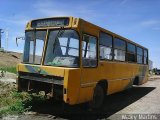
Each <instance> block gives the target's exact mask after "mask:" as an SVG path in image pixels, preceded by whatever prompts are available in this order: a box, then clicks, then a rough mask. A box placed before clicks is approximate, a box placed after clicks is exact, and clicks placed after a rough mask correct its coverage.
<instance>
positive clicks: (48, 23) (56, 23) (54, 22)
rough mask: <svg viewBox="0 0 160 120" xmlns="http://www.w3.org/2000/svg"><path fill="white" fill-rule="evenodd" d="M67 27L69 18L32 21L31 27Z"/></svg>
mask: <svg viewBox="0 0 160 120" xmlns="http://www.w3.org/2000/svg"><path fill="white" fill-rule="evenodd" d="M68 25H69V18H49V19H41V20H33V21H32V23H31V27H33V28H42V27H63V26H68Z"/></svg>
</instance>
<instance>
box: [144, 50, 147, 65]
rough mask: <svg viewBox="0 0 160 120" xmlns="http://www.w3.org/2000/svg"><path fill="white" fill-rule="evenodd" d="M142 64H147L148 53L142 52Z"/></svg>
mask: <svg viewBox="0 0 160 120" xmlns="http://www.w3.org/2000/svg"><path fill="white" fill-rule="evenodd" d="M144 64H148V52H147V50H144Z"/></svg>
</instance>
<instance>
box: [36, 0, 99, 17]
mask: <svg viewBox="0 0 160 120" xmlns="http://www.w3.org/2000/svg"><path fill="white" fill-rule="evenodd" d="M99 2H100V1H99ZM68 4H69V2H68ZM72 4H74V3H72ZM97 4H98V3H97V1H92V3H90V4H87V3H85V4H83V5H82V4H79V5H75V6H73V7H71V5H69V6H68V5H66V4H62V3H61V2H58V1H51V0H48V1H45V3H44V2H42V1H39V2H37V3H35V4H34V5H33V7H34V8H35V10H36V11H37V12H38V13H39V14H40V15H42V16H43V17H44V16H45V17H51V16H74V17H81V18H83V19H86V20H93V19H95V18H94V17H96V16H99V15H100V14H95V11H96V10H95V9H93V8H94V7H92V6H94V5H97Z"/></svg>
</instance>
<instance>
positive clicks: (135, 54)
mask: <svg viewBox="0 0 160 120" xmlns="http://www.w3.org/2000/svg"><path fill="white" fill-rule="evenodd" d="M126 42H127V41H126ZM128 44H131V45H134V46H135V53H133V52H130V51H128ZM128 53H129V54H132V55H133V54H134V60H135V61H134V62H133V61H128ZM126 58H127V59H126V62H128V63H137V46H136V45H135V44H134V43H131V42H127V45H126Z"/></svg>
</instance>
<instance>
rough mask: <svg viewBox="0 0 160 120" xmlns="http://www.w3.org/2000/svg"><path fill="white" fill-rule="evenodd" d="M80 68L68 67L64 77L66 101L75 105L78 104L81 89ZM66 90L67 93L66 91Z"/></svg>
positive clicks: (64, 96)
mask: <svg viewBox="0 0 160 120" xmlns="http://www.w3.org/2000/svg"><path fill="white" fill-rule="evenodd" d="M80 78H81V71H80V69H70V70H69V69H66V70H65V77H64V94H63V100H64V102H66V103H68V104H70V105H74V104H78V101H79V100H78V99H79V94H80V93H79V91H80ZM65 92H66V93H65Z"/></svg>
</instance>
